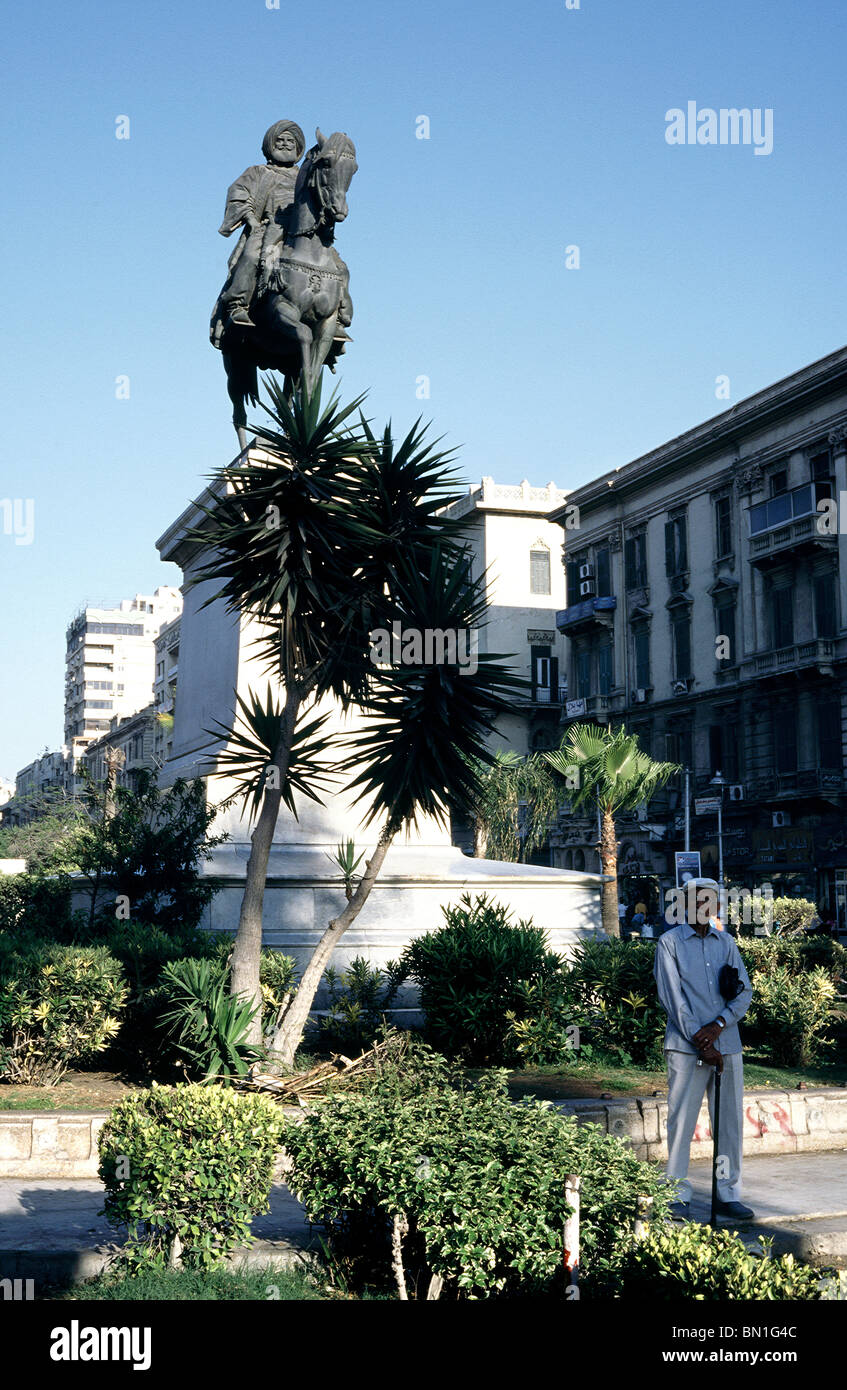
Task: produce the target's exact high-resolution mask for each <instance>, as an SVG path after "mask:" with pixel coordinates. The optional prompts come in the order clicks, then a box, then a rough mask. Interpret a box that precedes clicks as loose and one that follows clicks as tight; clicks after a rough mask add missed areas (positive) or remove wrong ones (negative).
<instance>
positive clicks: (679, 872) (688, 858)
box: [674, 849, 701, 888]
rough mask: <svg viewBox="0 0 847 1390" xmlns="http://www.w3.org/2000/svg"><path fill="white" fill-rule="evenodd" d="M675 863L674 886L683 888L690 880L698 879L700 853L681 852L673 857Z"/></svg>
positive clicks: (694, 851) (696, 851)
mask: <svg viewBox="0 0 847 1390" xmlns="http://www.w3.org/2000/svg"><path fill="white" fill-rule="evenodd" d="M674 860H675V861H676V886H677V888H684V887H685V885H686V883H687V882H688V880H689V879H690V878H700V877H701V874H700V851H699V849H694V850H687V849H686V850H682V851H678V852H677V853H676V854H675V855H674Z"/></svg>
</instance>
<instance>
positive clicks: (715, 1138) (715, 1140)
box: [709, 1067, 721, 1226]
mask: <svg viewBox="0 0 847 1390" xmlns="http://www.w3.org/2000/svg"><path fill="white" fill-rule="evenodd" d="M720 1133H721V1074H720V1071H719V1070H718V1068H717V1067H715V1123H714V1124H713V1125H712V1211H711V1215H710V1217H709V1224H710V1225H711V1226H714V1225H715V1224H716V1221H717V1215H718V1213H717V1206H718V1146H719V1144H720Z"/></svg>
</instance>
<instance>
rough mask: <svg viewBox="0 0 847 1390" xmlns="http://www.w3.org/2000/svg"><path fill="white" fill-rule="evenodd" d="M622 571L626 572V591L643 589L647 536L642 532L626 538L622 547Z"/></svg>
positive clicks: (645, 581) (645, 574) (645, 579)
mask: <svg viewBox="0 0 847 1390" xmlns="http://www.w3.org/2000/svg"><path fill="white" fill-rule="evenodd" d="M624 569H625V571H626V587H627V588H628V589H643V588H644V586H645V585H646V583H647V536H646V533H645V532H644V531H639V532H638V533H637V534H636V535H634V536H627V538H626V545H625V547H624Z"/></svg>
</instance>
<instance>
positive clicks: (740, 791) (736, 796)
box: [729, 787, 744, 801]
mask: <svg viewBox="0 0 847 1390" xmlns="http://www.w3.org/2000/svg"><path fill="white" fill-rule="evenodd" d="M729 799H730V801H743V800H744V788H743V787H730V789H729Z"/></svg>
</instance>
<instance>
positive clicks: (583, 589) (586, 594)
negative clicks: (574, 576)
mask: <svg viewBox="0 0 847 1390" xmlns="http://www.w3.org/2000/svg"><path fill="white" fill-rule="evenodd" d="M596 592H597V586H596V584H595V583H594V580H593V579H580V581H579V596H580V598H594V595H595V594H596Z"/></svg>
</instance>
